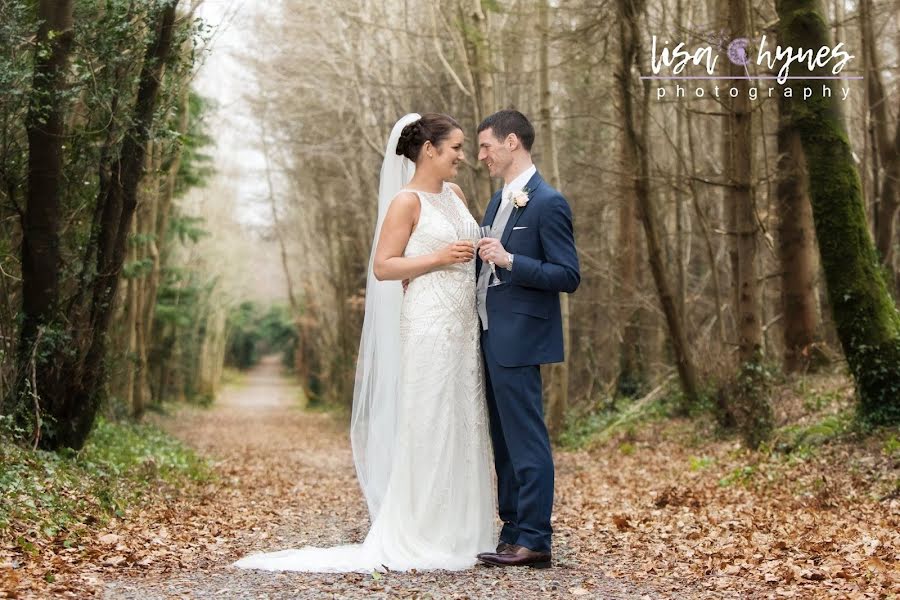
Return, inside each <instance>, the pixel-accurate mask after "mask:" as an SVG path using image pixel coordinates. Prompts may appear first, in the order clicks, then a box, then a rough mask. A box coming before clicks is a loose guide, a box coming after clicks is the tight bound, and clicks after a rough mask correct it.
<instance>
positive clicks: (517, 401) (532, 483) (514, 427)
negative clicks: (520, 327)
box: [481, 330, 553, 552]
mask: <svg viewBox="0 0 900 600" xmlns="http://www.w3.org/2000/svg"><path fill="white" fill-rule="evenodd" d="M481 335H482V337H481V347H482V353H483V356H484V372H485V388H486V395H487V405H488V412H489V416H490V427H491V441H492V442H493V446H494V466H495V468H496V470H497V497H498V498H497V500H498V504H499V509H500V519H501V520H502V521H503V529H502V530H501V532H500V541H502V542H506V543H508V544H518V545H520V546H525V547H526V548H529V549H531V550H535V551H537V552H550V536H551V533H552V528H551V527H550V514H551V512H552V510H553V457H552V455H551V453H550V437H549V435H548V434H547V427H546V426H545V425H544V406H543V401H542V398H541V369H540V366H539V365H532V366H527V367H503V366H501V365H499V364H498V363H497V361H496V360H494V358H493V357H492V356H491V352H490V350H489V345H488V344H487V343H485V342H486V341H487V339H486V338H487V336H489V335H490V330H488V331H482V334H481Z"/></svg>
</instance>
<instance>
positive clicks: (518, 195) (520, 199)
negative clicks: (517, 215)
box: [512, 188, 531, 208]
mask: <svg viewBox="0 0 900 600" xmlns="http://www.w3.org/2000/svg"><path fill="white" fill-rule="evenodd" d="M530 193H531V192H530V190H529V189H528V188H522V189H521V190H519V191H518V192H513V195H512V202H513V206H515V207H516V208H525V205H526V204H528V201H529V200H531V197H530V196H529V195H528V194H530Z"/></svg>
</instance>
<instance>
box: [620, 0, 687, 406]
mask: <svg viewBox="0 0 900 600" xmlns="http://www.w3.org/2000/svg"><path fill="white" fill-rule="evenodd" d="M617 6H618V10H619V45H620V48H621V52H622V65H621V71H620V72H619V73H617V74H616V79H617V80H618V81H617V83H618V88H619V97H620V99H621V102H622V116H623V119H622V120H623V125H624V127H625V133H626V138H625V139H626V148H627V149H628V152H629V153H631V156H632V157H633V158H634V160H633V161H631V162H632V164H635V165H637V171H636V173H635V181H634V189H635V194H636V196H637V199H638V204H639V207H640V216H641V222H642V223H643V225H644V233H645V236H646V241H647V253H648V258H649V260H650V270H651V272H652V273H653V280H654V282H655V283H656V289H657V293H658V295H659V301H660V304H661V305H662V310H663V314H665V317H666V324H667V326H668V329H669V335H670V336H671V339H672V349H673V352H674V354H675V362H676V366H677V368H678V375H679V377H680V379H681V386H682V390H683V392H684V395H685V396H686V397H687V399H688V401H689V402H692V403H693V402H696V401H697V400H698V389H699V388H698V385H697V374H696V369H695V367H694V364H693V362H692V361H691V358H690V347H689V346H688V342H687V337H686V336H685V334H684V327H683V323H682V320H681V315H679V314H678V306H677V304H676V302H675V297H674V294H673V292H672V286H671V284H670V283H669V280H668V277H667V275H666V272H665V267H664V263H663V256H662V248H661V245H660V240H659V226H658V224H657V215H656V211H655V209H654V207H653V201H652V197H651V191H650V159H649V149H648V148H647V127H648V124H649V114H648V113H649V100H650V87H649V80H644V81H643V85H642V96H641V106H640V110H641V113H640V117H641V122H640V128H639V127H638V124H637V122H636V118H635V114H634V107H633V104H632V102H633V94H632V91H631V90H632V85H633V76H632V68H633V67H635V66H637V68H638V69H639V70H640V63H639V62H638V60H639V57H640V56H641V54H640V39H641V38H640V28H639V26H638V19H639V18H640V15H641V13H642V12H643V10H644V4H643V0H619V1H618V5H617Z"/></svg>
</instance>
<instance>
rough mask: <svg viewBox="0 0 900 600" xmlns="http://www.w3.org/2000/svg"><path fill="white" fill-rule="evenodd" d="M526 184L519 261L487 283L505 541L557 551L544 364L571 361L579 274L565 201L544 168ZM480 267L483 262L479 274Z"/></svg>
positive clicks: (517, 228) (485, 343) (488, 214)
mask: <svg viewBox="0 0 900 600" xmlns="http://www.w3.org/2000/svg"><path fill="white" fill-rule="evenodd" d="M525 189H526V190H527V191H528V196H529V201H528V203H527V204H526V205H525V206H524V207H522V208H515V209H514V211H513V213H512V215H510V218H509V221H508V222H507V224H506V228H505V230H504V231H503V235H502V237H501V238H500V243H501V244H502V245H503V247H504V248H505V249H506V251H507V252H509V253H510V254H514V255H515V258H514V261H513V269H512V271H511V272H510V271H507V270H506V269H502V268H500V267H497V269H496V272H497V275H498V277H499V278H500V280H501V281H503V285H497V286H493V287H489V288H488V291H487V300H486V308H487V316H488V329H487V330H485V331H483V332H482V337H481V347H482V351H483V354H484V365H485V383H486V387H487V390H486V391H487V403H488V411H489V414H490V422H491V440H492V442H493V446H494V464H495V467H496V470H497V487H498V490H497V493H498V500H499V509H500V518H501V519H502V520H503V523H504V524H503V529H502V531H501V532H500V540H501V541H503V542H506V543H508V544H519V545H521V546H525V547H526V548H530V549H531V550H535V551H538V552H550V535H551V532H552V529H551V526H550V514H551V511H552V509H553V459H552V456H551V454H550V439H549V436H548V435H547V428H546V427H545V425H544V416H543V415H544V411H543V403H542V398H541V370H540V365H542V364H545V363H554V362H561V361H562V360H563V331H562V318H561V315H560V307H559V292H568V293H571V292H574V291H575V289H576V288H577V287H578V284H579V282H580V281H581V275H580V273H579V270H578V254H577V252H576V250H575V237H574V234H573V230H572V211H571V209H570V208H569V204H568V203H567V202H566V199H565V198H563V196H562V194H560V193H559V192H558V191H557V190H555V189H553V188H552V187H551V186H550V185H549V184H547V183H546V182H545V181H544V180H543V179H542V178H541V176H540V174H539V173H535V174H534V176H532V178H531V179H530V180H529V181H528V184H527V185H526V188H525ZM500 200H501V191H498V192H497V193H495V194H494V196H493V197H492V198H491V202H490V204H488V207H487V210H486V211H485V215H484V220H483V222H482V224H483V225H491V224H493V222H494V218H495V217H496V215H497V212H498V209H499V206H500ZM481 267H482V265H481V260H480V259H478V260H477V262H476V277H477V273H478V272H480V269H481Z"/></svg>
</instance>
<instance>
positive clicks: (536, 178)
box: [500, 172, 544, 248]
mask: <svg viewBox="0 0 900 600" xmlns="http://www.w3.org/2000/svg"><path fill="white" fill-rule="evenodd" d="M543 181H544V180H543V179H542V178H541V174H540V173H538V172H535V173H534V175H532V176H531V179H529V180H528V183H527V184H525V187H526V188H527V189H528V204H526V205H525V206H523V207H522V208H513V213H512V214H511V215H510V216H509V221H507V223H506V228H505V229H504V230H503V237H501V238H500V244H501V245H502V246H503V247H504V248H505V247H506V242H507V241H509V236H510V235H511V234H512V230H513V227H515V226H516V222H517V221H518V220H519V217H521V216H522V213H524V212H525V211H526V210H528V207H529V206H531V203H532V202H534V195H535V193H536V192H537V188H538V186H539V185H541V183H543Z"/></svg>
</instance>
